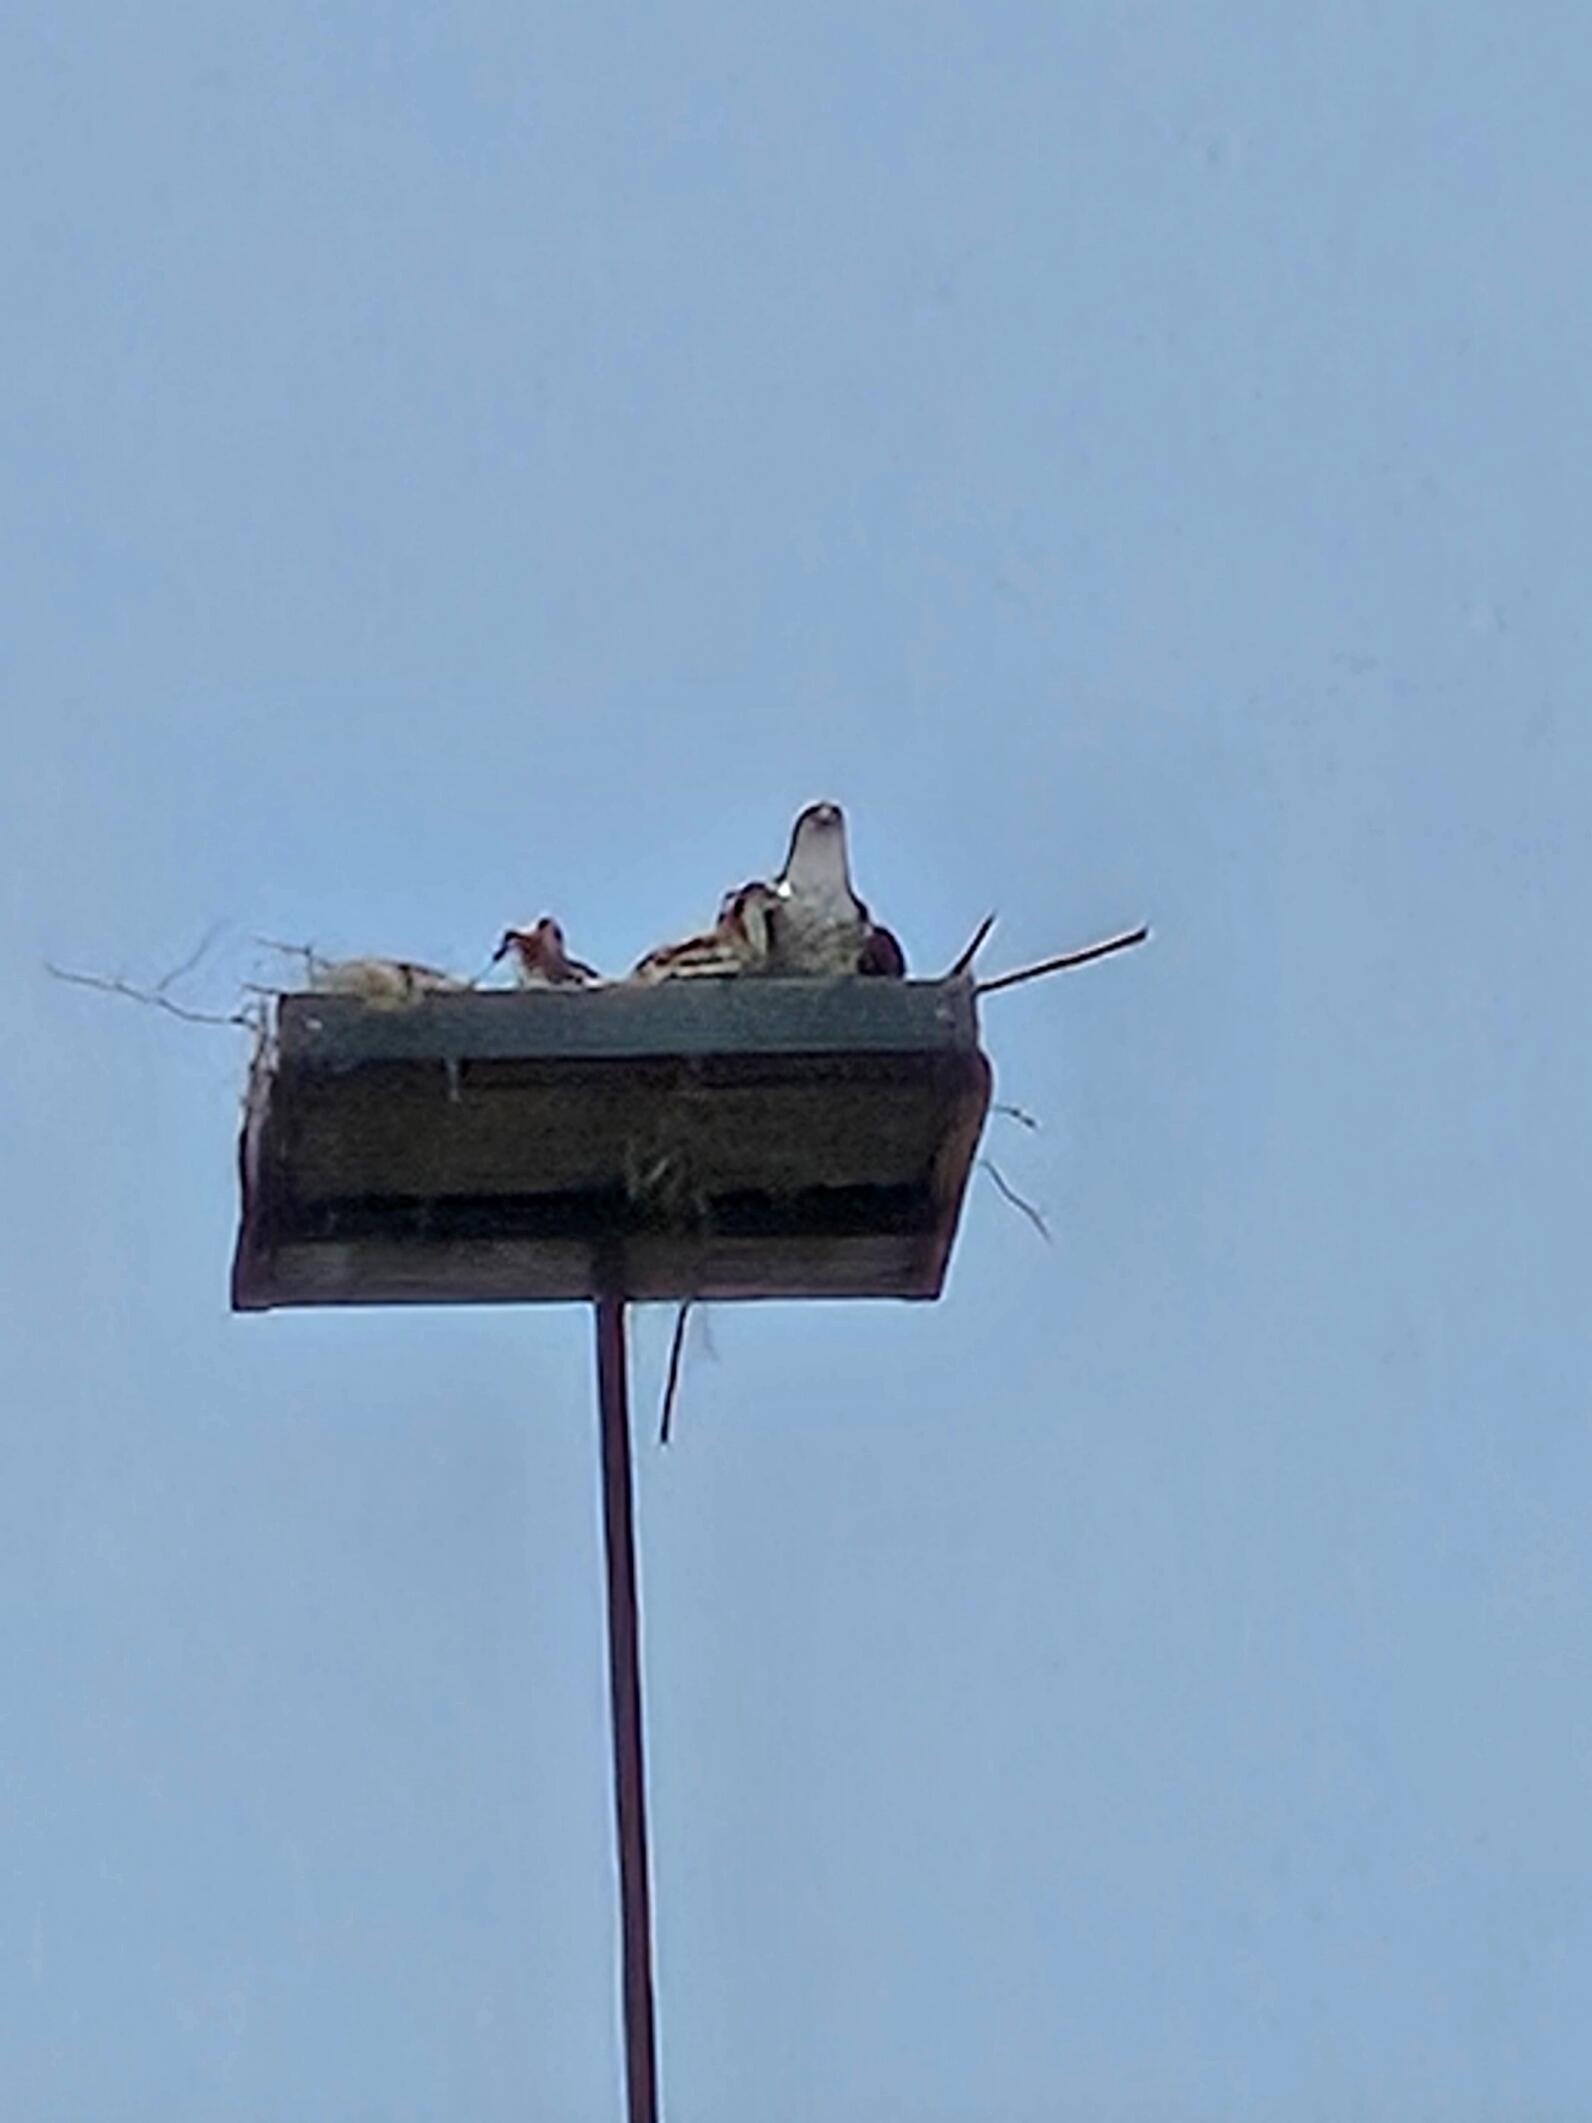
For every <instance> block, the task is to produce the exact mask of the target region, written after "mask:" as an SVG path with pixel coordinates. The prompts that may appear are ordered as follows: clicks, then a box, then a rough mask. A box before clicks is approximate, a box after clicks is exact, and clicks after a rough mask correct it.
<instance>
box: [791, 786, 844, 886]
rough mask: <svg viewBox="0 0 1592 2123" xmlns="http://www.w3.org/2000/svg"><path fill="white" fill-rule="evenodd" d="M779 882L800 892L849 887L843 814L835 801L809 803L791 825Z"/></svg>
mask: <svg viewBox="0 0 1592 2123" xmlns="http://www.w3.org/2000/svg"><path fill="white" fill-rule="evenodd" d="M780 883H781V884H782V885H784V886H785V887H787V888H788V889H789V890H791V891H794V892H800V893H829V892H837V891H845V892H847V893H849V892H850V891H851V873H850V870H849V867H848V865H847V861H846V814H845V813H844V812H843V811H842V810H841V808H840V806H839V804H837V803H810V804H809V805H808V806H807V808H806V810H805V811H802V812H800V813H799V814H798V816H797V819H796V823H795V825H794V826H793V827H792V828H791V836H790V852H789V854H788V855H787V856H786V857H785V867H784V869H783V871H782V872H781V873H780Z"/></svg>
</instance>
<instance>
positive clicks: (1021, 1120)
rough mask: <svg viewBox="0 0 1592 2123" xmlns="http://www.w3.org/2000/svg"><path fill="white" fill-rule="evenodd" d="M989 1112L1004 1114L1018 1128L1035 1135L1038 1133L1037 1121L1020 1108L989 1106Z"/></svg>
mask: <svg viewBox="0 0 1592 2123" xmlns="http://www.w3.org/2000/svg"><path fill="white" fill-rule="evenodd" d="M990 1111H991V1113H1004V1114H1005V1116H1006V1118H1007V1119H1008V1120H1014V1121H1016V1123H1017V1125H1018V1126H1019V1127H1020V1128H1028V1129H1031V1130H1032V1131H1033V1132H1034V1133H1035V1134H1036V1135H1037V1134H1038V1132H1039V1123H1038V1121H1037V1120H1035V1118H1034V1116H1033V1115H1032V1114H1031V1113H1026V1112H1024V1110H1023V1108H1022V1107H1021V1106H991V1107H990Z"/></svg>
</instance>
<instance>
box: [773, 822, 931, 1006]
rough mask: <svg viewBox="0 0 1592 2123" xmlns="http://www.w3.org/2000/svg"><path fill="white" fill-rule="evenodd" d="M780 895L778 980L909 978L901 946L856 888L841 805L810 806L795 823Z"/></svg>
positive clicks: (777, 885)
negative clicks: (803, 976) (783, 976)
mask: <svg viewBox="0 0 1592 2123" xmlns="http://www.w3.org/2000/svg"><path fill="white" fill-rule="evenodd" d="M774 891H775V894H776V896H777V900H778V913H777V921H776V924H775V928H774V938H773V941H774V955H773V965H772V967H771V970H772V971H773V972H776V973H798V974H800V973H820V974H822V973H874V974H883V975H884V976H885V977H886V978H888V979H892V980H900V979H901V978H902V977H903V976H904V974H905V973H906V970H907V966H906V958H905V956H904V954H903V952H902V949H901V946H900V944H899V943H898V942H897V941H896V939H895V937H894V936H892V935H891V933H890V931H889V930H888V929H886V928H882V927H881V926H880V925H879V924H878V923H877V922H876V921H875V920H874V919H873V916H872V915H871V914H870V913H869V912H868V909H867V907H866V906H865V905H864V904H863V902H862V901H861V900H860V899H859V898H858V897H857V895H856V893H855V892H854V891H853V890H852V888H851V866H850V864H849V862H848V861H847V858H846V820H845V814H844V813H843V812H842V810H841V808H840V806H839V804H833V803H815V804H809V805H808V806H807V808H806V810H805V811H803V812H802V813H801V815H800V816H799V817H798V818H797V820H796V824H795V826H794V827H793V829H792V831H791V837H790V852H789V853H788V854H787V855H786V857H785V867H784V869H783V870H781V871H780V873H779V875H778V877H777V878H775V880H774Z"/></svg>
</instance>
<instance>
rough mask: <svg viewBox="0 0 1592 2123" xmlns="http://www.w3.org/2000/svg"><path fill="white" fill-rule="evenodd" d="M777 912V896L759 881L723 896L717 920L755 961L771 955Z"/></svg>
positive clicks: (770, 886)
mask: <svg viewBox="0 0 1592 2123" xmlns="http://www.w3.org/2000/svg"><path fill="white" fill-rule="evenodd" d="M778 910H779V894H778V893H777V892H776V891H775V890H774V888H773V886H772V885H766V884H764V883H763V881H762V879H761V878H758V879H756V880H755V881H754V882H753V883H751V884H749V885H742V886H741V887H740V889H739V890H738V891H735V892H729V893H726V895H725V899H724V905H723V906H722V908H721V909H720V910H719V920H720V924H721V926H722V927H724V928H725V929H727V930H728V931H729V932H730V934H731V935H732V936H733V937H734V938H735V940H736V942H737V943H738V944H740V945H741V946H742V947H743V949H745V950H746V951H747V952H749V953H750V955H751V957H752V958H753V959H754V960H762V959H766V958H768V957H769V956H770V955H771V953H772V951H773V946H774V922H775V919H776V916H777V914H778Z"/></svg>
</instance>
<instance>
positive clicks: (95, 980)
mask: <svg viewBox="0 0 1592 2123" xmlns="http://www.w3.org/2000/svg"><path fill="white" fill-rule="evenodd" d="M44 970H45V972H46V973H48V974H49V976H50V978H51V979H52V980H64V981H69V982H70V983H71V984H72V986H73V987H74V988H98V989H99V991H100V992H101V994H103V995H125V996H126V998H127V1000H128V1001H129V1002H130V1003H147V1004H148V1006H149V1007H150V1009H152V1010H164V1011H165V1012H166V1013H167V1014H168V1016H171V1017H180V1018H181V1019H182V1021H183V1023H184V1024H185V1025H242V1026H243V1027H244V1028H245V1030H252V1029H253V1027H254V1022H255V1021H254V1019H253V1018H252V1017H250V1016H248V1015H247V1014H246V1013H245V1012H244V1011H241V1010H234V1011H232V1012H230V1013H229V1014H228V1015H227V1016H225V1017H222V1016H220V1015H219V1014H218V1013H217V1012H216V1011H214V1010H185V1009H184V1008H183V1006H182V1004H181V1003H174V1002H173V1001H172V999H171V997H170V996H169V995H162V994H161V992H160V990H159V989H158V988H135V987H134V986H133V984H132V982H131V981H130V980H117V979H114V978H112V977H111V976H110V975H107V974H101V973H70V972H68V971H67V969H66V967H64V966H53V965H51V963H50V961H49V960H48V959H46V960H45V961H44Z"/></svg>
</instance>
